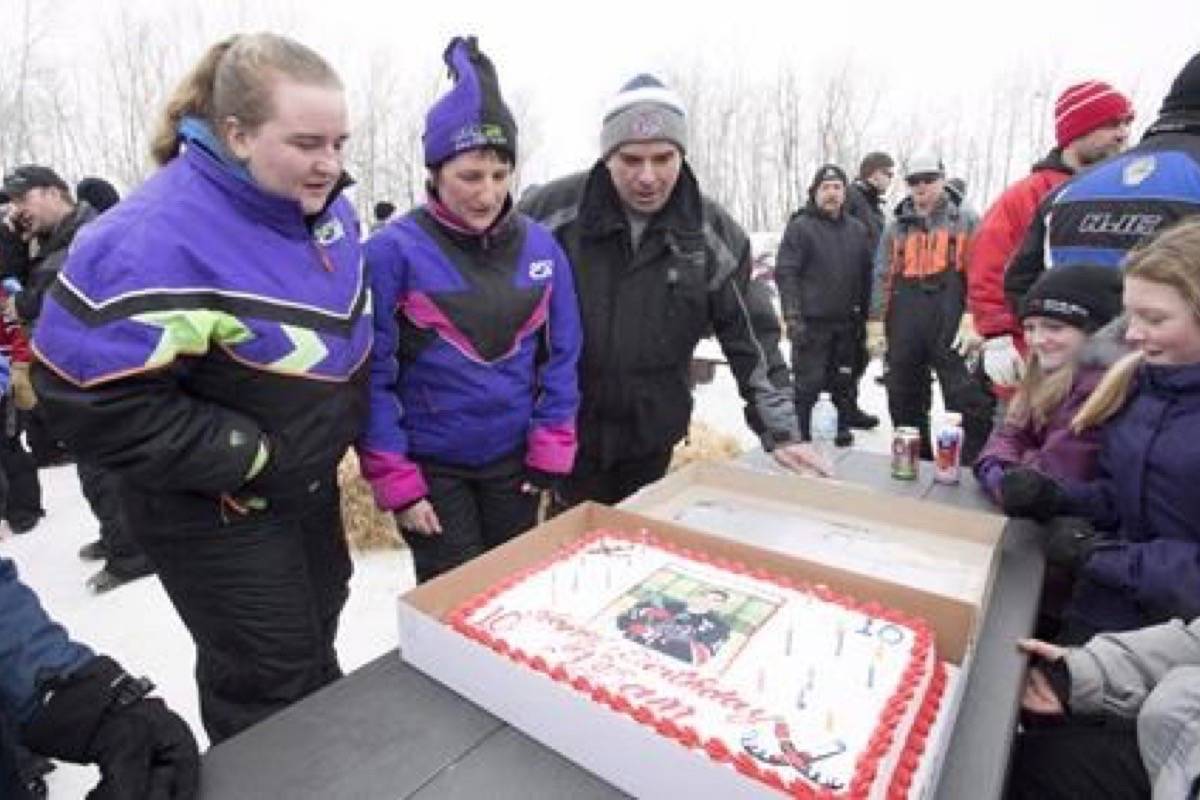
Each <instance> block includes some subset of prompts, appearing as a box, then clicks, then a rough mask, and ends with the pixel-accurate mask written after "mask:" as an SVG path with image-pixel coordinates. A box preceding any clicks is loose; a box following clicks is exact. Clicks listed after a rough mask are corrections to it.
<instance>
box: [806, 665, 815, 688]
mask: <svg viewBox="0 0 1200 800" xmlns="http://www.w3.org/2000/svg"><path fill="white" fill-rule="evenodd" d="M816 679H817V670H816V667H814V666H812V665H811V664H810V665H809V666H808V682H807V683H805V684H804V690H805V691H807V692H811V691H812V689H813V684H814V683H815V682H816Z"/></svg>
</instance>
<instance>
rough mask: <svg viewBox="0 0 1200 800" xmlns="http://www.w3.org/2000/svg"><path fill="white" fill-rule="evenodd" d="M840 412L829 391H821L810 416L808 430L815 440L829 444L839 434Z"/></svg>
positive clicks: (821, 443) (824, 444) (818, 442)
mask: <svg viewBox="0 0 1200 800" xmlns="http://www.w3.org/2000/svg"><path fill="white" fill-rule="evenodd" d="M837 426H838V412H837V407H836V406H834V404H833V398H831V397H830V396H829V392H821V394H820V396H819V397H817V402H816V404H815V405H814V406H813V407H812V416H810V417H809V421H808V430H809V432H810V433H811V434H812V438H813V441H814V442H816V443H817V444H818V445H821V446H829V444H830V443H831V442H833V440H834V437H836V436H837Z"/></svg>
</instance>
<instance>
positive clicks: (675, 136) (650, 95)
mask: <svg viewBox="0 0 1200 800" xmlns="http://www.w3.org/2000/svg"><path fill="white" fill-rule="evenodd" d="M654 141H668V142H672V143H673V144H675V145H676V146H677V147H678V148H679V150H680V152H683V153H686V152H687V112H686V111H685V110H684V108H683V101H682V100H680V99H679V95H677V94H675V92H673V91H671V90H670V89H668V88H667V87H666V86H664V85H663V83H662V81H660V80H659V79H658V78H655V77H654V76H653V75H646V74H642V75H638V76H637V77H636V78H634V79H633V80H631V81H630V82H629V83H627V84H625V85H624V86H623V87H621V91H620V92H619V93H618V94H617V96H616V97H614V98H613V99H612V100H611V101H610V102H609V104H608V107H607V108H606V109H605V110H604V123H603V126H602V127H601V129H600V150H601V153H602V154H603V155H604V157H605V158H607V157H608V156H609V155H611V154H612V152H613V151H614V150H616V149H617V148H618V147H620V146H621V145H623V144H628V143H630V142H654Z"/></svg>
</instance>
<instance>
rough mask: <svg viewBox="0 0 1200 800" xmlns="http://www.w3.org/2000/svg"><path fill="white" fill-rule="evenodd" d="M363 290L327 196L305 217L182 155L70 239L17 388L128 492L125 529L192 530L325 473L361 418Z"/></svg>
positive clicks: (210, 162)
mask: <svg viewBox="0 0 1200 800" xmlns="http://www.w3.org/2000/svg"><path fill="white" fill-rule="evenodd" d="M369 292H370V289H369V285H368V282H367V279H366V273H365V267H364V262H363V258H362V248H361V245H360V243H359V238H358V220H357V218H356V216H355V214H354V211H353V209H352V207H351V205H350V203H349V202H348V201H347V200H346V199H344V198H343V197H341V196H340V192H339V191H337V190H335V191H334V192H333V193H332V195H331V201H330V203H329V204H328V206H327V207H326V209H325V210H324V211H323V212H322V213H320V214H317V215H315V216H313V217H308V218H306V217H305V215H304V214H303V211H302V209H301V207H300V205H299V204H298V203H297V202H296V201H294V200H290V199H286V198H283V197H279V196H277V195H273V194H269V193H267V192H265V191H264V190H262V189H261V188H259V187H258V186H257V185H256V184H255V183H253V181H252V180H251V179H250V178H249V177H248V175H242V174H238V172H237V169H236V167H235V166H231V165H230V164H229V163H226V162H224V161H222V160H220V159H219V158H218V157H216V156H214V155H212V154H211V153H210V152H209V151H208V150H206V149H205V148H204V147H202V146H200V145H194V146H192V145H190V146H188V147H187V148H185V149H184V151H183V152H182V153H181V154H180V155H179V156H178V157H176V158H175V159H173V160H172V161H171V162H170V163H168V164H167V165H166V166H164V167H163V168H162V169H160V170H159V171H158V172H157V173H156V174H155V175H154V176H152V177H151V178H150V179H149V180H148V181H147V182H146V183H145V184H143V185H142V186H141V187H140V188H139V189H138V190H137V191H135V192H134V193H133V194H132V195H130V197H129V198H128V199H127V200H125V201H124V202H122V203H120V204H119V205H117V206H115V207H113V208H112V209H111V210H110V211H109V212H108V213H106V214H104V215H103V216H101V217H100V218H99V219H97V220H96V221H95V222H93V223H92V224H90V225H88V226H87V227H85V228H84V229H83V230H82V231H80V234H79V236H78V237H77V238H76V239H75V242H74V246H73V248H72V250H71V254H70V256H69V257H68V259H67V262H66V264H65V266H64V268H63V270H62V273H61V275H60V276H59V280H58V282H57V283H56V284H54V286H53V287H52V288H51V289H50V291H49V292H48V293H47V296H46V299H45V305H44V307H43V310H42V315H41V319H40V321H39V323H38V328H37V333H36V336H35V337H34V341H33V347H34V350H35V352H36V356H37V359H38V360H39V361H40V364H39V365H37V366H35V368H34V384H35V387H36V389H37V392H38V395H39V397H40V399H41V402H42V403H43V404H44V405H45V406H46V407H47V411H48V413H49V415H50V417H51V418H52V419H53V420H54V427H55V432H56V433H57V434H58V435H60V436H61V437H63V439H64V440H65V441H66V443H67V444H68V446H69V447H70V449H71V450H72V451H73V452H75V453H77V454H78V456H79V457H80V458H81V459H86V460H88V461H91V462H93V463H95V464H97V465H99V466H102V467H106V468H109V469H112V470H114V471H116V472H118V473H119V474H120V475H121V476H122V477H123V479H124V485H125V488H126V489H127V490H128V492H129V493H131V494H132V495H141V500H142V501H143V502H142V503H141V504H140V505H139V504H138V503H137V502H136V499H131V498H130V497H125V498H124V501H125V503H126V510H127V511H129V508H130V507H132V506H137V507H138V509H139V511H140V512H143V513H141V514H139V516H144V519H142V520H140V521H139V524H143V525H152V526H168V525H172V524H174V523H179V522H185V521H196V520H197V519H200V518H204V519H209V518H211V514H212V510H213V504H212V502H211V501H212V499H213V498H221V497H222V496H229V495H233V494H235V493H238V492H242V491H248V492H251V493H253V494H254V495H256V496H261V497H264V498H268V499H269V498H271V497H273V496H280V497H282V496H287V495H291V494H294V493H296V492H299V491H303V489H302V487H305V486H314V485H317V482H320V483H325V482H327V481H328V480H330V479H331V477H332V476H333V474H334V471H335V470H336V466H337V463H338V461H339V460H340V459H341V457H342V455H343V454H344V453H345V451H346V449H347V447H348V446H349V445H350V444H351V443H352V442H353V441H354V440H355V439H356V438H357V436H358V433H359V431H360V429H361V427H362V424H363V421H364V420H365V419H366V398H367V395H366V378H367V369H366V364H367V357H368V354H369V352H370V348H371V338H372V327H371V318H370V302H369V296H370V295H369ZM260 446H265V448H266V450H267V451H268V452H269V454H270V458H269V461H268V462H267V465H266V467H265V469H263V471H262V472H261V473H259V474H258V475H257V476H256V477H255V479H254V481H253V483H252V484H250V485H249V486H247V483H246V479H247V475H248V474H249V473H250V472H251V466H252V464H255V463H256V458H258V457H259V454H260Z"/></svg>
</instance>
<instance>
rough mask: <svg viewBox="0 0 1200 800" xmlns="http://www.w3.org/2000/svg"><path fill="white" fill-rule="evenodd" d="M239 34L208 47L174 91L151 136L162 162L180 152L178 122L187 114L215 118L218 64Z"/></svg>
mask: <svg viewBox="0 0 1200 800" xmlns="http://www.w3.org/2000/svg"><path fill="white" fill-rule="evenodd" d="M238 38H239V37H238V36H232V37H230V38H228V39H225V40H224V41H221V42H217V43H216V44H214V45H213V46H212V47H210V48H208V52H206V53H205V54H204V56H203V57H202V58H201V59H200V61H199V63H197V64H196V65H195V66H194V67H192V70H191V72H189V73H188V74H187V76H185V77H184V79H183V80H182V81H180V82H179V85H178V86H176V87H175V91H174V92H172V93H171V96H170V98H169V99H168V100H167V106H166V108H165V109H164V110H163V113H162V116H161V117H160V118H159V121H158V124H157V125H156V126H155V129H154V135H153V137H152V138H151V140H150V155H151V156H153V158H154V162H155V163H156V164H158V165H159V166H162V165H163V164H166V163H167V162H168V161H170V160H171V159H172V158H174V157H175V156H177V155H179V123H180V121H181V120H182V119H183V118H184V117H199V118H200V119H204V120H211V119H213V117H214V115H213V87H214V86H215V85H216V82H217V68H218V67H219V66H220V65H221V59H222V58H224V56H225V54H226V53H228V52H229V48H230V47H232V46H233V44H234V42H236V41H237V40H238Z"/></svg>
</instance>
